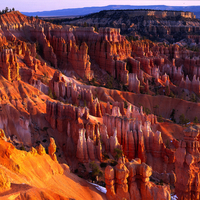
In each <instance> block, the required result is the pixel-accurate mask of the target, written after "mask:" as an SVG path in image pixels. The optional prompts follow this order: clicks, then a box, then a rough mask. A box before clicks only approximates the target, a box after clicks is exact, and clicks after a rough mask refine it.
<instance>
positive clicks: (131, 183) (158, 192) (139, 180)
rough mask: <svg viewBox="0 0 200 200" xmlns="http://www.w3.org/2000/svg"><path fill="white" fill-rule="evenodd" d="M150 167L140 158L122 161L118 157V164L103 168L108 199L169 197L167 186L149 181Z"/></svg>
mask: <svg viewBox="0 0 200 200" xmlns="http://www.w3.org/2000/svg"><path fill="white" fill-rule="evenodd" d="M151 174H152V169H151V167H149V166H148V165H146V164H145V163H142V164H141V160H140V159H137V160H132V161H131V162H128V163H124V162H123V159H122V158H120V159H119V161H118V164H117V165H116V166H115V167H114V168H112V167H111V166H108V167H106V169H105V183H106V189H107V193H106V196H107V198H108V199H109V200H112V199H113V200H114V199H123V198H124V199H127V200H128V199H131V200H132V199H139V200H143V199H152V200H154V199H163V200H164V199H167V200H169V199H170V198H171V197H170V189H169V187H168V186H162V187H160V186H157V185H155V184H154V183H152V182H150V181H149V177H150V176H151Z"/></svg>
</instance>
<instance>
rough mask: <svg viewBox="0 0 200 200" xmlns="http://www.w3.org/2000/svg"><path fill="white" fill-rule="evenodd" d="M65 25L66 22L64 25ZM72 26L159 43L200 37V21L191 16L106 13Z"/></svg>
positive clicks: (165, 12)
mask: <svg viewBox="0 0 200 200" xmlns="http://www.w3.org/2000/svg"><path fill="white" fill-rule="evenodd" d="M63 23H64V22H63ZM66 23H68V24H73V25H78V26H85V25H86V23H87V25H88V26H96V27H113V28H120V29H121V32H122V34H126V35H129V36H133V37H135V38H136V37H140V36H141V37H143V36H145V37H146V38H149V39H151V40H157V41H166V40H167V41H168V42H170V43H171V42H177V41H180V40H181V39H184V38H186V37H187V35H198V32H199V28H198V27H199V25H200V21H199V20H198V19H196V17H195V15H194V14H193V13H191V12H178V11H156V10H109V11H107V10H104V11H100V12H98V13H93V14H89V15H86V16H83V17H80V18H77V19H76V18H75V19H69V20H68V22H66Z"/></svg>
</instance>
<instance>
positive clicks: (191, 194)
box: [175, 126, 200, 200]
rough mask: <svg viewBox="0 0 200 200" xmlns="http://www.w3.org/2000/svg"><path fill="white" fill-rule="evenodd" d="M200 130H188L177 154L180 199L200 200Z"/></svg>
mask: <svg viewBox="0 0 200 200" xmlns="http://www.w3.org/2000/svg"><path fill="white" fill-rule="evenodd" d="M199 130H200V129H199V127H198V126H194V127H189V128H187V129H186V130H185V131H184V140H182V141H181V142H180V147H179V148H178V149H177V150H176V152H175V157H176V162H175V173H176V177H177V181H176V184H175V186H176V187H175V190H176V194H177V196H178V198H180V199H187V200H189V199H199V190H200V188H199V158H200V152H199V147H200V144H199V136H200V135H199ZM183 174H184V175H183Z"/></svg>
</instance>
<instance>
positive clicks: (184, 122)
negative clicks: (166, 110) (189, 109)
mask: <svg viewBox="0 0 200 200" xmlns="http://www.w3.org/2000/svg"><path fill="white" fill-rule="evenodd" d="M179 122H180V124H187V123H188V122H190V121H189V119H187V118H186V117H185V115H184V114H181V115H180V117H179Z"/></svg>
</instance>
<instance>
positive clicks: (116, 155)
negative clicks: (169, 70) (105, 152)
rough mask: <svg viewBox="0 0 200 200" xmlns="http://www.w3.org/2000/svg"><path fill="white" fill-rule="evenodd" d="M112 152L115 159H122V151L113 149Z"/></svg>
mask: <svg viewBox="0 0 200 200" xmlns="http://www.w3.org/2000/svg"><path fill="white" fill-rule="evenodd" d="M114 152H115V159H116V160H118V159H119V158H120V157H122V153H123V151H122V150H121V149H119V148H115V149H114Z"/></svg>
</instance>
